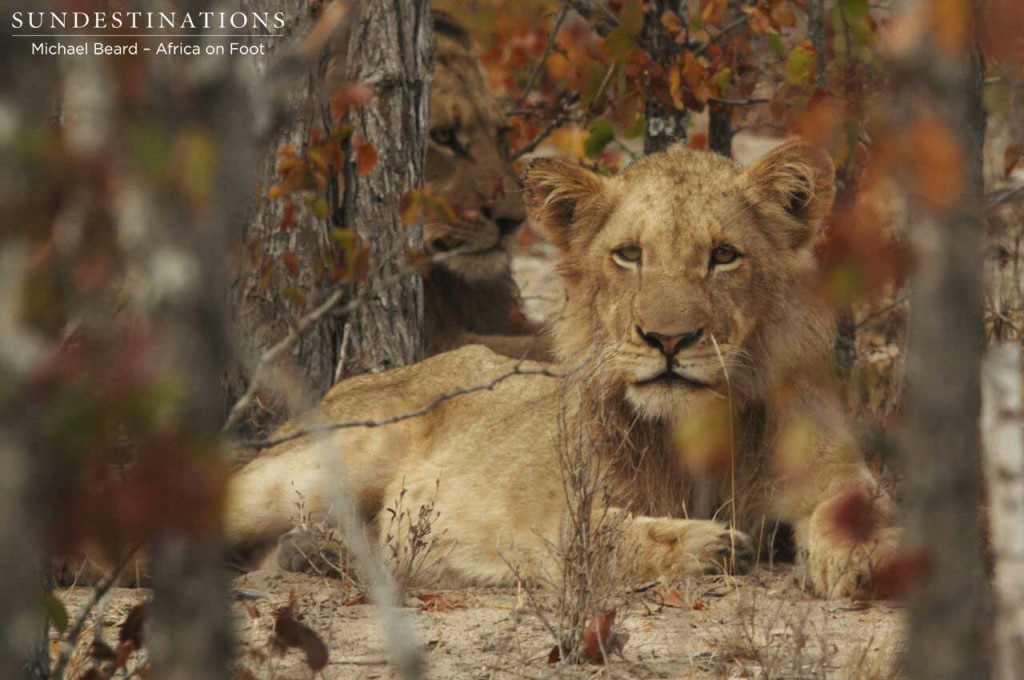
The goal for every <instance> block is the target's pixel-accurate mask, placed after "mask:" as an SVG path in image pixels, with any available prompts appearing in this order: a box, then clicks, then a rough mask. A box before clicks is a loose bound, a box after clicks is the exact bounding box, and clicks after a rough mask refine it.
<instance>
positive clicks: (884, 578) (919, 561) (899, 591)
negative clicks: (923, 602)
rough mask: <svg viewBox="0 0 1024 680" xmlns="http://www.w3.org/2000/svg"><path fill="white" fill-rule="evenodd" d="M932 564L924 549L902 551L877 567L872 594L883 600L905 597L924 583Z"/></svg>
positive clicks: (872, 583) (872, 582) (872, 581)
mask: <svg viewBox="0 0 1024 680" xmlns="http://www.w3.org/2000/svg"><path fill="white" fill-rule="evenodd" d="M930 571H931V565H930V564H929V560H928V555H926V554H925V552H924V551H923V550H918V551H915V552H911V553H902V554H900V555H897V556H896V557H894V558H892V559H891V560H889V561H888V562H886V563H884V564H882V565H881V566H879V567H878V568H876V569H875V571H874V573H873V574H872V576H871V590H872V595H873V596H874V597H875V598H877V599H881V600H891V599H895V598H900V597H904V596H906V595H907V594H909V593H911V592H913V591H914V590H916V589H918V588H920V587H921V586H923V585H924V583H925V581H926V580H927V579H928V575H929V572H930Z"/></svg>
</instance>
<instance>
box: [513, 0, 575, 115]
mask: <svg viewBox="0 0 1024 680" xmlns="http://www.w3.org/2000/svg"><path fill="white" fill-rule="evenodd" d="M568 16H569V5H568V4H564V5H562V13H561V14H559V15H558V19H557V20H556V21H555V25H554V26H552V27H551V33H550V34H549V35H548V42H547V44H546V45H545V46H544V54H542V55H540V61H538V62H537V65H536V66H535V67H534V68H533V72H532V73H530V79H529V80H527V81H526V86H525V87H523V92H522V94H520V95H519V99H517V100H516V103H515V107H516V108H519V107H520V106H522V104H523V102H525V101H526V98H527V97H529V96H530V92H531V91H532V90H533V86H534V85H536V84H537V79H538V78H539V77H540V73H541V71H543V70H544V65H545V64H547V62H548V57H550V56H551V52H552V50H553V49H554V47H555V41H556V39H557V37H558V32H559V31H560V30H562V24H564V23H565V19H566V17H568Z"/></svg>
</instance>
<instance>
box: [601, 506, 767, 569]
mask: <svg viewBox="0 0 1024 680" xmlns="http://www.w3.org/2000/svg"><path fill="white" fill-rule="evenodd" d="M618 554H619V569H620V572H621V573H622V574H623V576H624V577H625V578H627V579H632V580H634V581H650V580H660V581H666V582H669V581H673V580H676V579H679V578H682V577H685V576H696V575H701V574H710V573H720V572H722V571H730V572H733V573H745V572H747V571H749V570H750V568H751V566H752V564H753V560H754V548H753V543H752V542H751V540H750V537H749V536H747V535H746V534H744V533H742V532H740V531H734V530H732V529H730V528H729V527H727V526H726V525H725V524H722V523H721V522H715V521H711V520H690V519H674V518H670V517H626V518H624V520H623V527H622V542H621V545H620V546H619V550H618Z"/></svg>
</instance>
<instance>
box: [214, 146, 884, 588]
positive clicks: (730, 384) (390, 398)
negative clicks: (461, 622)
mask: <svg viewBox="0 0 1024 680" xmlns="http://www.w3.org/2000/svg"><path fill="white" fill-rule="evenodd" d="M524 185H525V191H526V199H527V202H528V204H529V206H530V210H531V215H532V217H533V219H534V220H535V221H536V223H537V225H538V227H539V228H541V229H542V230H543V232H544V233H545V235H546V236H547V237H548V239H549V240H550V241H551V242H552V243H553V244H554V245H556V246H557V247H558V248H559V250H560V251H561V259H560V262H559V264H558V271H559V273H560V275H561V276H562V278H563V280H564V283H565V287H566V292H567V300H566V307H565V311H564V313H563V315H562V316H561V317H560V318H559V319H558V320H557V321H556V324H555V329H554V338H555V345H556V349H557V353H558V356H559V358H560V359H561V361H562V366H561V368H560V369H559V370H560V371H561V375H560V376H559V375H551V371H546V370H544V369H543V367H542V366H541V365H539V364H532V363H527V364H525V365H521V364H518V363H517V362H515V361H511V360H509V359H506V358H504V357H501V356H498V355H496V354H494V353H493V352H491V351H489V350H487V349H485V348H483V347H479V346H472V347H466V348H462V349H459V350H456V351H453V352H449V353H445V354H441V355H438V356H435V357H433V358H430V359H428V360H426V361H424V362H422V363H420V364H417V365H414V366H409V367H405V368H399V369H395V370H392V371H389V372H386V373H382V374H377V375H372V376H360V377H357V378H353V379H351V380H348V381H345V382H343V383H340V384H339V385H337V386H336V387H335V388H334V389H332V390H331V391H330V392H329V393H328V394H327V396H326V397H325V398H324V400H323V402H322V403H321V404H320V407H319V409H317V410H316V412H314V413H312V414H309V416H307V418H306V419H304V420H298V421H295V422H293V423H290V424H288V425H286V426H285V427H284V428H283V429H282V430H281V431H280V432H279V433H278V435H288V434H291V435H293V436H294V437H295V438H294V439H293V440H291V441H287V442H285V443H282V444H280V445H278V446H277V447H275V448H273V449H271V450H269V451H267V452H266V453H265V455H263V456H262V457H260V458H258V459H257V460H255V461H253V462H252V463H250V464H249V465H248V466H246V467H245V468H243V469H242V470H241V471H239V472H238V473H236V475H235V476H234V477H233V478H232V480H231V481H230V483H229V492H228V499H227V507H226V531H227V536H228V539H229V541H230V542H231V543H232V544H233V545H235V546H242V545H246V544H253V543H259V542H266V541H270V540H273V539H276V538H277V537H279V536H280V535H282V534H284V533H285V532H287V531H289V530H290V529H291V528H292V526H293V525H294V524H295V523H296V521H297V520H298V519H299V518H298V517H297V515H298V508H297V503H296V498H297V495H301V496H302V498H303V499H304V501H305V504H306V506H305V507H306V509H307V510H309V511H311V512H313V513H314V514H317V513H319V514H320V515H323V514H324V513H325V512H326V510H327V505H328V504H329V499H330V496H331V492H330V489H328V488H325V486H324V484H325V483H329V482H330V480H329V479H325V474H324V473H325V471H326V470H329V469H331V468H336V469H338V470H339V471H340V472H341V473H342V475H343V477H344V479H346V480H347V483H348V486H349V491H350V492H351V493H352V494H353V497H354V498H356V499H358V510H359V512H360V514H361V516H362V518H363V519H364V520H365V521H366V522H367V524H368V526H369V527H370V528H371V529H376V530H378V533H379V534H380V535H381V536H382V535H383V532H382V531H379V530H380V529H381V522H382V521H384V520H383V516H384V515H385V514H386V513H385V512H383V509H384V508H387V507H390V506H391V505H392V503H393V500H394V499H395V498H397V497H399V496H400V495H402V494H404V502H405V503H406V504H407V506H408V507H413V508H415V507H417V506H422V505H426V504H428V503H433V504H434V508H435V509H436V511H437V512H438V513H439V520H438V522H440V523H441V525H442V526H441V527H435V530H436V531H437V533H441V534H443V543H444V545H443V546H442V549H441V551H440V552H441V554H442V555H443V558H442V560H441V563H440V565H439V570H438V573H437V574H436V578H438V579H439V580H440V581H441V582H443V583H445V584H448V585H460V584H499V583H509V582H512V581H513V580H514V572H513V571H512V570H511V569H510V568H509V562H510V561H514V562H515V563H517V564H519V565H521V566H522V570H523V571H522V572H521V573H536V574H544V573H547V574H557V573H558V565H557V560H556V558H555V556H554V555H553V554H552V551H551V549H550V548H551V546H557V545H559V543H560V540H561V537H562V531H563V529H564V527H565V526H566V522H567V521H568V520H567V516H568V512H569V503H568V500H567V496H566V493H565V489H564V488H563V469H562V465H561V458H562V453H563V452H562V451H560V450H559V447H560V446H566V445H570V446H576V445H580V446H585V447H586V450H585V455H587V456H589V457H590V460H591V461H592V462H593V464H594V466H595V467H596V468H598V469H599V470H600V471H601V475H600V478H601V484H602V488H603V492H602V493H600V494H598V498H603V499H605V501H606V502H602V503H601V504H600V505H601V507H600V508H599V509H598V510H597V512H600V513H602V515H603V516H613V517H615V518H616V532H615V534H614V539H613V543H612V545H611V548H612V550H611V552H610V554H609V557H610V559H609V560H608V567H609V569H610V570H611V571H613V572H614V574H615V576H616V577H617V578H619V579H622V580H625V581H629V580H633V581H639V580H650V579H662V580H673V579H677V578H679V577H682V576H686V575H690V574H696V573H704V572H707V571H710V570H715V569H720V568H721V565H722V564H723V563H724V562H727V561H728V562H731V563H732V566H733V568H734V569H736V570H738V571H742V570H743V569H745V568H747V567H749V566H750V564H751V561H752V559H753V558H754V556H755V548H756V547H758V546H760V545H761V544H762V543H763V540H764V532H765V528H766V527H770V526H772V525H774V524H775V523H777V522H785V523H788V524H790V525H791V526H792V527H793V530H794V536H795V540H796V543H797V548H798V555H799V556H800V559H801V561H802V563H803V565H804V567H805V570H806V574H807V583H808V585H809V587H810V588H811V589H812V590H813V591H814V592H816V593H817V594H819V595H822V596H844V595H849V594H851V593H854V592H856V591H858V590H859V589H863V588H865V587H866V586H867V585H868V583H869V582H870V580H871V576H872V573H873V569H874V568H875V567H876V566H877V565H878V564H879V562H880V561H881V560H884V559H886V558H887V557H889V556H891V554H892V553H893V552H894V550H895V549H896V545H897V543H898V530H897V529H896V528H894V527H893V526H892V523H893V522H892V516H893V508H892V503H891V501H889V499H888V498H887V497H886V496H885V495H884V494H882V493H881V492H880V491H878V490H877V484H876V480H875V479H874V477H873V476H872V474H871V472H870V471H869V470H868V468H867V466H866V465H865V463H864V459H863V455H862V453H861V452H860V450H859V449H858V448H857V446H856V444H855V442H854V439H853V437H852V436H851V434H850V432H849V430H848V429H847V426H846V424H845V422H844V418H843V417H842V414H841V412H840V408H839V403H838V400H837V399H836V397H835V394H834V392H833V390H832V386H831V385H830V384H829V379H828V370H827V368H826V367H828V366H830V357H831V355H830V352H831V324H830V318H829V316H828V314H827V313H826V312H825V310H823V309H820V308H819V307H818V305H817V304H816V302H815V300H814V298H813V296H812V295H811V294H810V292H809V291H808V290H807V288H808V282H809V281H810V280H811V278H812V276H813V274H814V271H815V265H814V260H813V256H812V250H813V248H814V246H815V244H816V242H817V241H818V239H819V237H820V233H821V222H822V219H823V218H824V216H825V215H826V214H827V213H828V211H829V209H830V207H831V204H832V200H833V197H834V193H835V188H834V169H833V167H832V163H831V161H830V160H829V159H828V157H827V156H826V155H824V154H823V153H821V152H820V151H818V150H816V149H813V148H811V147H809V146H807V145H805V144H802V143H799V142H795V143H789V144H786V145H783V146H782V147H779V148H778V149H776V150H774V151H772V152H771V153H769V154H768V155H767V156H765V157H764V158H762V159H761V160H759V161H757V162H755V163H753V164H752V165H751V166H750V167H749V168H747V169H743V168H741V167H740V166H739V165H737V164H736V163H735V162H733V161H731V160H728V159H725V158H722V157H719V156H716V155H713V154H710V153H706V152H698V151H693V150H690V149H688V148H685V147H682V146H677V147H673V148H672V149H670V150H669V151H667V152H665V153H661V154H656V155H652V156H649V157H647V158H644V159H642V160H640V161H637V162H635V163H633V164H632V165H630V166H629V167H628V168H626V169H625V170H624V171H623V172H622V173H620V174H619V175H618V176H616V177H612V178H606V177H602V176H599V175H596V174H594V173H592V172H589V171H587V170H585V169H583V168H581V167H580V166H578V165H577V164H575V163H570V162H566V161H561V160H553V159H546V160H536V161H534V162H533V163H532V164H531V165H530V167H529V168H528V170H527V171H526V174H525V177H524ZM523 371H526V372H527V373H529V372H530V371H534V374H524V373H523ZM503 376H504V377H503ZM488 384H489V385H490V386H491V389H481V390H478V391H474V392H472V393H468V394H463V395H461V396H458V397H456V398H453V399H450V400H448V401H444V402H443V403H440V404H439V405H438V406H437V407H436V408H433V409H431V410H429V411H427V412H426V413H425V414H424V415H422V416H421V417H416V418H408V419H404V420H401V421H399V422H396V423H393V424H390V425H387V426H384V427H370V428H353V429H346V430H341V431H338V432H336V433H333V434H330V435H327V436H326V437H325V438H323V439H320V440H318V439H317V438H315V437H313V436H308V435H307V436H302V434H301V428H302V427H303V426H304V424H306V423H309V422H323V421H327V422H340V421H348V420H354V419H381V418H386V417H389V416H391V417H393V416H395V415H398V414H403V413H409V412H412V411H415V410H417V409H421V408H424V407H425V406H426V405H428V404H431V403H432V402H434V400H436V398H437V395H439V394H442V393H445V392H450V391H452V390H454V389H456V388H465V387H467V386H473V385H488ZM694 429H696V430H698V431H699V432H700V433H701V435H702V437H700V438H697V439H693V438H689V439H688V438H687V437H685V436H682V435H681V434H680V433H685V432H687V431H692V430H694ZM716 437H720V438H723V439H724V441H726V442H727V450H728V454H729V455H728V458H727V460H726V463H725V465H724V467H723V466H720V465H719V466H715V465H710V466H704V467H701V465H700V464H699V461H700V456H694V455H693V454H694V452H695V450H696V449H699V448H700V442H702V441H707V440H709V439H714V438H716ZM577 443H578V444H577ZM691 449H692V450H691ZM709 470H710V471H711V472H712V473H714V475H713V476H714V478H715V479H717V480H718V483H717V493H718V498H717V499H715V502H713V503H712V507H718V508H721V510H720V512H719V513H718V514H719V516H720V517H722V518H724V519H729V520H731V521H732V526H731V527H730V526H727V525H726V524H725V523H724V522H723V521H720V520H717V519H712V518H707V517H701V518H696V517H693V516H692V515H693V513H692V512H691V510H690V509H691V508H693V507H694V506H695V502H694V499H693V497H692V496H693V491H694V484H693V483H692V481H693V479H694V478H695V476H696V475H698V474H707V473H708V471H709ZM851 498H854V499H856V498H862V499H864V500H865V502H868V503H870V504H871V508H872V513H873V514H872V518H871V519H872V521H871V522H869V523H867V524H868V525H869V529H870V530H869V531H867V532H861V534H860V535H856V532H854V534H853V535H851V533H850V532H849V531H846V530H844V527H843V525H842V522H840V521H839V519H840V518H841V515H842V513H843V511H844V508H846V507H847V506H848V505H849V500H850V499H851Z"/></svg>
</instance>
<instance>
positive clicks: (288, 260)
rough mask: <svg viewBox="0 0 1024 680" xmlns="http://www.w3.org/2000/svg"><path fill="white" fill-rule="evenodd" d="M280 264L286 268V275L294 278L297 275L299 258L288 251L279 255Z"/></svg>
mask: <svg viewBox="0 0 1024 680" xmlns="http://www.w3.org/2000/svg"><path fill="white" fill-rule="evenodd" d="M281 262H283V263H284V266H285V267H287V268H288V273H289V274H291V275H292V276H296V275H297V274H298V273H299V258H298V257H297V256H296V255H295V253H293V252H291V251H290V250H289V251H288V252H286V253H283V254H282V255H281Z"/></svg>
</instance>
